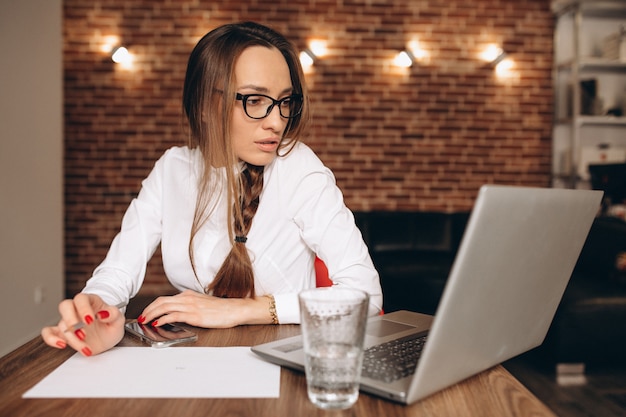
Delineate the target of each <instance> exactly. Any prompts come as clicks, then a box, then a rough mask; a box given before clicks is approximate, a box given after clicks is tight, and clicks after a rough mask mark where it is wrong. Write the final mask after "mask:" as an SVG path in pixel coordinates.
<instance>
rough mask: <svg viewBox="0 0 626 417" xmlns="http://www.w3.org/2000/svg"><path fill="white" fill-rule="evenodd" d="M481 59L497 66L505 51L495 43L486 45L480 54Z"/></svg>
mask: <svg viewBox="0 0 626 417" xmlns="http://www.w3.org/2000/svg"><path fill="white" fill-rule="evenodd" d="M480 57H481V59H482V60H483V61H485V62H488V63H489V64H491V66H493V67H495V66H497V65H498V64H499V63H500V62H502V60H503V59H504V58H506V52H504V49H502V48H501V47H500V46H498V45H496V44H490V45H487V47H486V48H485V50H484V51H483V52H482V53H481V54H480Z"/></svg>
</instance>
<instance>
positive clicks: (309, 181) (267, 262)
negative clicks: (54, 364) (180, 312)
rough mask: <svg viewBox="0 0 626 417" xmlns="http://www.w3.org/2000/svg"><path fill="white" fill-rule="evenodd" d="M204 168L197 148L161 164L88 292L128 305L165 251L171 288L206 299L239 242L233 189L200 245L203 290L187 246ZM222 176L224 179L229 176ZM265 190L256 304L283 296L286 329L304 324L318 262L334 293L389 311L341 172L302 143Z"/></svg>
mask: <svg viewBox="0 0 626 417" xmlns="http://www.w3.org/2000/svg"><path fill="white" fill-rule="evenodd" d="M201 169H202V159H201V155H200V151H199V150H198V149H197V148H196V149H189V148H187V147H174V148H171V149H169V150H168V151H166V152H165V154H163V156H161V158H160V159H159V160H158V161H157V162H156V164H155V166H154V169H153V170H152V172H151V173H150V175H149V176H148V177H147V178H146V179H145V180H144V181H143V183H142V188H141V191H140V192H139V195H138V196H137V198H135V199H134V200H133V201H132V202H131V203H130V206H129V207H128V209H127V211H126V214H125V215H124V218H123V220H122V226H121V230H120V232H119V233H118V235H117V236H116V237H115V239H114V240H113V242H112V244H111V247H110V249H109V252H108V254H107V256H106V258H105V260H104V261H103V262H102V264H100V265H99V266H98V267H97V268H96V270H95V271H94V273H93V276H92V277H91V278H90V279H89V280H88V281H87V284H86V286H85V288H84V290H83V292H85V293H91V294H97V295H99V296H100V297H102V299H103V300H104V301H105V302H107V303H109V304H111V305H117V304H126V303H128V300H129V298H132V297H134V296H135V295H136V294H137V292H138V291H139V288H140V287H141V284H142V282H143V279H144V276H145V273H146V264H147V263H148V260H149V259H150V258H151V257H152V255H153V254H154V252H155V250H156V248H157V247H158V245H159V243H160V244H161V252H162V257H163V266H164V270H165V273H166V275H167V277H168V279H169V281H170V282H171V283H172V285H173V286H174V287H176V288H177V289H179V290H181V291H182V290H185V289H192V290H195V291H198V292H203V288H205V287H207V286H208V284H209V283H210V282H211V281H212V280H213V278H214V277H215V274H216V273H217V271H218V270H219V269H220V267H221V265H222V263H223V261H224V259H225V258H226V255H227V254H228V252H229V251H230V249H231V247H232V242H230V240H229V238H228V231H227V227H226V224H227V219H226V210H227V207H226V204H228V202H227V201H226V197H225V195H226V190H225V189H224V190H222V191H223V192H221V193H216V194H219V195H215V196H214V198H213V199H212V200H211V204H214V205H215V210H214V211H213V214H212V215H211V216H210V218H209V220H208V221H207V222H206V224H205V225H204V226H203V227H202V229H201V230H200V231H199V232H198V234H197V235H196V237H195V239H194V257H195V263H196V272H197V274H198V279H199V280H200V283H198V280H197V279H196V277H195V276H194V273H193V270H192V267H191V261H190V259H189V251H188V247H189V237H190V232H191V224H192V222H193V217H194V210H195V204H196V195H197V183H198V177H199V175H200V173H201ZM216 174H218V175H217V176H218V177H222V178H223V176H224V171H223V168H222V169H221V171H220V170H219V169H218V170H217V172H216ZM263 181H264V185H263V191H262V193H261V195H260V202H259V207H258V210H257V213H256V215H255V217H254V219H253V220H252V226H251V229H250V232H249V233H248V236H247V237H248V240H247V242H246V243H245V245H246V247H247V249H248V252H249V254H250V258H251V260H252V266H253V270H254V276H255V281H254V285H255V293H256V295H258V296H261V295H264V294H273V295H274V297H275V300H276V312H277V315H278V319H279V321H280V323H299V322H300V310H299V306H298V292H299V291H300V290H303V289H306V288H311V287H315V271H314V259H315V256H316V254H317V256H319V257H320V258H321V259H322V260H323V261H324V262H325V263H326V266H327V267H328V271H329V275H330V278H331V280H332V281H333V282H334V284H335V285H341V286H346V287H354V288H359V289H362V290H364V291H366V292H368V293H369V294H370V311H369V312H370V314H371V315H373V314H377V313H378V312H379V311H380V310H381V308H382V290H381V286H380V280H379V277H378V273H377V272H376V269H375V268H374V265H373V263H372V260H371V258H370V256H369V252H368V250H367V247H366V245H365V243H364V242H363V238H362V236H361V233H360V231H359V230H358V228H357V227H356V225H355V223H354V216H353V214H352V212H351V211H350V210H349V209H348V208H347V207H346V206H345V204H344V202H343V195H342V193H341V191H340V190H339V188H338V187H337V185H336V183H335V178H334V176H333V174H332V172H331V171H330V170H329V169H328V168H327V167H325V166H324V165H323V164H322V162H321V161H320V160H319V158H318V157H317V156H316V155H315V154H314V153H313V151H312V150H311V149H310V148H309V147H308V146H306V145H304V144H302V143H298V144H297V145H296V146H295V148H294V149H293V151H292V152H291V153H289V154H288V155H287V156H284V157H277V158H275V159H274V161H273V162H272V163H271V164H270V165H268V166H266V167H265V171H264V177H263ZM223 188H225V187H223Z"/></svg>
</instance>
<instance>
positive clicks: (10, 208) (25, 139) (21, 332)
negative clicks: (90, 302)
mask: <svg viewBox="0 0 626 417" xmlns="http://www.w3.org/2000/svg"><path fill="white" fill-rule="evenodd" d="M62 80H63V75H62V1H61V0H0V317H1V318H2V331H1V332H0V356H2V355H4V354H6V353H8V352H10V351H11V350H13V349H14V348H16V347H18V346H20V345H22V344H23V343H24V342H26V341H28V340H30V339H31V338H33V337H35V336H37V335H38V334H39V331H40V330H41V327H42V326H43V325H44V324H48V323H53V322H55V321H56V320H58V312H57V305H58V302H59V301H60V299H61V298H62V296H63V288H64V273H63V90H62Z"/></svg>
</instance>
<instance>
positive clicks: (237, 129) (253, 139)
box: [231, 46, 292, 166]
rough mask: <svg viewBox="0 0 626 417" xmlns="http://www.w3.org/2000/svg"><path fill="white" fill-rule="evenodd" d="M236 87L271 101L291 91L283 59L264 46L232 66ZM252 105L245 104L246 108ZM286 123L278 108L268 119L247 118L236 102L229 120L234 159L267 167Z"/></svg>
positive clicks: (241, 105) (240, 102)
mask: <svg viewBox="0 0 626 417" xmlns="http://www.w3.org/2000/svg"><path fill="white" fill-rule="evenodd" d="M235 84H236V86H237V93H239V94H242V95H246V94H264V95H267V96H270V97H272V98H273V99H274V100H280V99H282V98H284V97H287V96H289V95H290V94H291V92H292V86H291V77H290V73H289V67H288V65H287V62H286V61H285V58H284V57H283V56H282V54H281V53H280V51H278V49H276V48H266V47H264V46H251V47H249V48H248V49H246V50H244V51H243V53H242V54H241V56H240V57H239V59H238V60H237V62H236V63H235ZM233 99H234V98H233ZM252 104H253V103H251V102H249V103H248V108H249V109H250V108H251V105H252ZM287 122H288V119H286V118H284V117H282V116H281V115H280V113H279V109H278V106H277V105H276V106H274V108H273V109H272V111H271V112H270V114H269V115H267V117H265V118H263V119H252V118H250V117H248V116H247V115H246V113H245V111H244V108H243V102H242V101H240V100H238V101H237V102H236V103H235V106H234V109H233V114H232V118H231V134H232V141H233V142H232V143H233V148H234V150H235V153H236V155H237V157H238V158H239V159H241V160H242V161H244V162H247V163H249V164H252V165H258V166H265V165H268V164H269V163H270V162H272V161H273V160H274V158H275V157H276V149H277V148H278V145H279V144H280V140H281V138H282V136H283V132H284V130H285V127H286V126H287Z"/></svg>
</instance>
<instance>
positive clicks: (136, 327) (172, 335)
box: [126, 320, 198, 348]
mask: <svg viewBox="0 0 626 417" xmlns="http://www.w3.org/2000/svg"><path fill="white" fill-rule="evenodd" d="M126 331H128V332H129V333H130V334H132V335H134V336H137V337H138V338H140V339H141V340H142V341H144V342H146V343H147V344H149V345H150V346H152V347H154V348H163V347H168V346H173V345H176V344H179V343H187V342H195V341H196V340H198V335H196V334H195V333H193V332H190V331H189V330H187V329H184V328H182V327H180V326H176V325H174V324H164V325H162V326H158V327H153V326H151V325H150V324H140V323H137V320H132V321H129V322H128V323H126Z"/></svg>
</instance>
